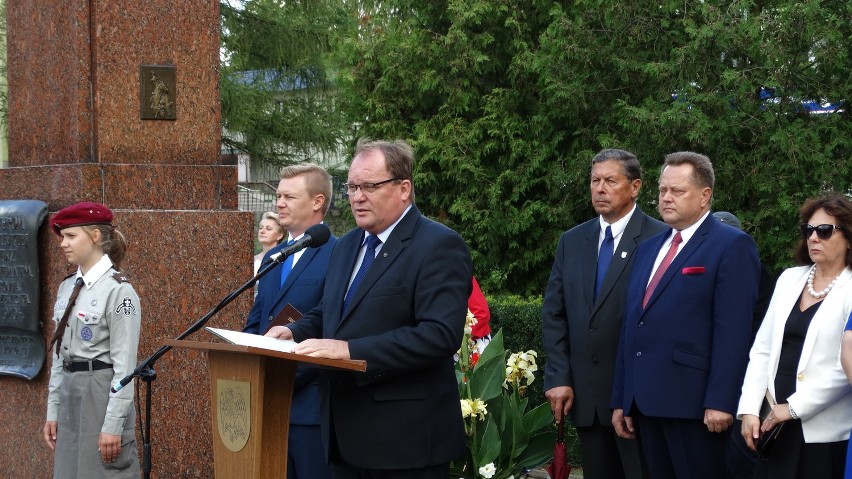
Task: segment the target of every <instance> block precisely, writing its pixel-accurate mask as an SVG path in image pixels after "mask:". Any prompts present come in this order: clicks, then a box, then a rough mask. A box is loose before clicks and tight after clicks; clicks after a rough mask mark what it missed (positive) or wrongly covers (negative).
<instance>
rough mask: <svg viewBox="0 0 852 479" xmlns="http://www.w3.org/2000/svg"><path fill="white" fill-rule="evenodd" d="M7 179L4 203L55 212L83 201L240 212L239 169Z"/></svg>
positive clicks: (29, 172)
mask: <svg viewBox="0 0 852 479" xmlns="http://www.w3.org/2000/svg"><path fill="white" fill-rule="evenodd" d="M2 175H3V176H2V181H3V184H4V187H3V188H2V189H0V200H13V199H37V200H41V201H45V202H46V203H47V205H48V208H49V209H50V211H59V210H60V209H62V208H64V207H66V206H68V205H70V204H73V203H77V202H79V201H97V202H103V203H105V204H107V205H108V206H109V207H110V208H117V209H154V210H235V209H237V194H236V191H237V170H236V168H234V167H233V166H223V165H128V164H124V165H112V164H91V163H88V164H73V165H61V166H60V165H47V166H28V167H13V168H6V169H3V170H2Z"/></svg>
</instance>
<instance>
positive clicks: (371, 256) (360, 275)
mask: <svg viewBox="0 0 852 479" xmlns="http://www.w3.org/2000/svg"><path fill="white" fill-rule="evenodd" d="M380 244H382V240H380V239H379V237H378V236H373V235H367V251H365V252H364V259H363V260H362V261H361V267H360V268H358V272H357V273H355V278H354V279H353V280H352V284H351V285H350V286H349V291H347V292H346V298H345V299H344V300H343V312H344V313H345V312H346V310H347V309H348V308H349V301H350V300H351V299H352V297H353V296H355V292H356V291H358V285H359V284H360V283H361V280H362V279H364V276H365V275H366V274H367V270H369V269H370V265H371V264H373V260H375V259H376V247H378V246H379V245H380Z"/></svg>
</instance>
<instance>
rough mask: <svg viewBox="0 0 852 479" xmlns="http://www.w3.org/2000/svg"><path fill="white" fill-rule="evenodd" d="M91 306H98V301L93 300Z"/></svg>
mask: <svg viewBox="0 0 852 479" xmlns="http://www.w3.org/2000/svg"><path fill="white" fill-rule="evenodd" d="M89 304H90V305H92V306H97V305H98V300H97V299H93V300H92V302H91V303H89Z"/></svg>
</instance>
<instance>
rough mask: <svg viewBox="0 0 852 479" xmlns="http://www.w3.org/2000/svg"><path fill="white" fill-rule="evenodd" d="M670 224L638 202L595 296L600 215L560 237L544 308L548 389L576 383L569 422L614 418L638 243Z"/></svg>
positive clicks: (607, 423)
mask: <svg viewBox="0 0 852 479" xmlns="http://www.w3.org/2000/svg"><path fill="white" fill-rule="evenodd" d="M668 229H669V228H668V226H666V225H665V223H661V222H659V221H657V220H655V219H653V218H651V217H649V216H648V215H646V214H645V213H643V212H642V210H641V209H640V208H639V207H638V206H637V207H636V210H635V211H634V212H633V216H632V217H631V218H630V221H628V222H627V226H626V227H625V228H624V232H623V233H622V234H621V239H620V240H619V242H618V249H617V250H615V252H614V254H613V256H612V264H610V267H609V270H608V271H607V273H606V276H604V282H603V284H602V285H601V291H600V293H599V295H598V297H597V299H596V300H595V299H593V296H594V292H595V277H596V275H597V259H598V242H599V238H600V230H601V227H600V220H599V217H597V216H596V217H595V218H594V219H592V220H589V221H587V222H585V223H583V224H581V225H577V226H575V227H574V228H571V229H570V230H568V231H566V232H565V233H563V234H562V237H561V238H560V239H559V246H557V248H556V258H555V259H554V261H553V268H552V269H551V273H550V280H549V281H548V283H547V292H546V293H545V295H544V303H543V305H542V314H541V318H542V340H543V343H544V349H545V351H546V352H547V364H546V365H545V368H544V389H545V390H548V389H551V388H554V387H557V386H570V387H572V388H574V404H573V406H572V407H571V422H572V423H573V424H574V425H575V426H579V427H590V426H592V425H593V424H594V423H595V416H596V415H597V418H598V421H599V422H600V423H601V424H603V425H604V426H611V424H612V423H611V421H610V416H611V414H610V410H609V405H610V401H611V400H612V377H613V374H614V370H615V358H616V355H617V353H618V339H619V337H620V336H621V322H622V320H623V319H624V304H625V298H626V297H627V282H628V281H627V280H628V278H629V277H630V271H631V269H632V268H633V261H634V258H635V254H634V253H635V250H636V247H637V245H638V244H639V243H641V242H642V241H644V240H646V239H648V238H650V237H652V236H654V235H656V234H658V233H660V232H661V231H663V230H668Z"/></svg>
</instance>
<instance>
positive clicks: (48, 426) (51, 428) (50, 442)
mask: <svg viewBox="0 0 852 479" xmlns="http://www.w3.org/2000/svg"><path fill="white" fill-rule="evenodd" d="M42 433H43V434H44V442H46V443H47V447H49V448H50V450H51V451H52V450H54V449H55V448H56V421H46V422H45V423H44V429H43V430H42Z"/></svg>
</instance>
